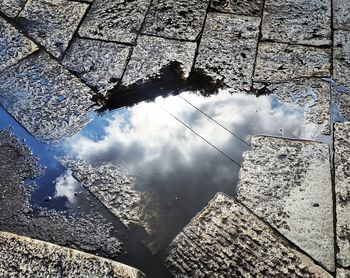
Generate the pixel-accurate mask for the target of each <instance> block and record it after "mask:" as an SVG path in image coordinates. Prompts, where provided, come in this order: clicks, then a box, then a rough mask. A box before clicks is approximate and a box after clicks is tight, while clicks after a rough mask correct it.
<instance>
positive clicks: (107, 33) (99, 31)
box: [79, 0, 151, 43]
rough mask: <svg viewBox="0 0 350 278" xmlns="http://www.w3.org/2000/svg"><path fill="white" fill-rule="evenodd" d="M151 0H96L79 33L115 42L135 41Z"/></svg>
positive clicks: (83, 35)
mask: <svg viewBox="0 0 350 278" xmlns="http://www.w3.org/2000/svg"><path fill="white" fill-rule="evenodd" d="M150 3H151V0H128V1H123V0H116V1H115V0H108V1H105V0H95V1H94V3H93V5H92V7H91V9H90V11H89V13H88V15H87V17H86V19H85V20H84V22H83V24H82V25H81V27H80V29H79V35H80V36H82V37H87V38H95V39H102V40H106V41H113V42H125V43H134V42H135V40H136V38H137V34H138V33H139V32H140V30H141V25H142V22H143V21H144V18H145V16H146V13H147V9H148V7H149V5H150Z"/></svg>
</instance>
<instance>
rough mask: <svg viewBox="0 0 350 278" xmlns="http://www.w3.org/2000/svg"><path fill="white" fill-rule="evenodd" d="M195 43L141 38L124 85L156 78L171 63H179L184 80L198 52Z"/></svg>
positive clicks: (123, 81) (123, 82) (128, 67)
mask: <svg viewBox="0 0 350 278" xmlns="http://www.w3.org/2000/svg"><path fill="white" fill-rule="evenodd" d="M196 47H197V44H196V43H194V42H181V41H175V40H168V39H163V38H157V37H151V36H140V37H139V39H138V41H137V45H136V47H135V48H134V51H133V54H132V56H131V59H130V62H129V64H128V66H127V68H126V71H125V74H124V78H123V80H122V84H123V85H125V86H130V85H134V84H139V83H145V82H147V81H148V80H149V79H152V78H156V77H158V75H159V74H160V70H161V69H162V68H164V67H165V66H167V65H169V63H170V62H179V63H180V64H181V66H182V70H183V73H184V78H186V77H188V75H189V73H190V71H191V68H192V64H193V60H194V55H195V51H196Z"/></svg>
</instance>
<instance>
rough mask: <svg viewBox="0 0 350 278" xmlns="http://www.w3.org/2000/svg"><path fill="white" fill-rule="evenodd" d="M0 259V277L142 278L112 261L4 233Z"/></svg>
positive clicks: (134, 271)
mask: <svg viewBox="0 0 350 278" xmlns="http://www.w3.org/2000/svg"><path fill="white" fill-rule="evenodd" d="M0 255H1V261H0V275H1V277H48V275H49V276H50V277H115V278H136V277H140V278H141V277H145V276H144V274H143V273H142V272H140V271H139V270H137V269H135V268H132V267H130V266H127V265H124V264H121V263H118V262H115V261H111V260H107V259H104V258H101V257H97V256H93V255H90V254H87V253H83V252H80V251H77V250H74V249H68V248H65V247H61V246H58V245H54V244H51V243H47V242H43V241H38V240H33V239H30V238H26V237H21V236H17V235H15V234H11V233H5V232H0Z"/></svg>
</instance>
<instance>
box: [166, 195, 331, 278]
mask: <svg viewBox="0 0 350 278" xmlns="http://www.w3.org/2000/svg"><path fill="white" fill-rule="evenodd" d="M167 266H168V268H169V269H170V271H171V272H172V273H173V274H174V276H175V277H265V276H270V277H288V276H290V277H303V278H304V277H331V275H329V274H328V273H327V272H326V271H325V270H323V269H322V268H320V267H319V266H317V265H315V264H314V263H313V262H312V260H311V259H309V258H308V257H306V256H304V255H302V254H301V253H299V252H298V251H296V250H294V249H292V248H291V247H290V246H289V245H288V243H287V242H286V241H285V240H284V239H283V238H282V237H281V236H279V235H277V234H276V233H275V232H274V231H273V230H272V229H271V228H270V227H269V226H267V225H266V224H265V223H264V222H262V221H261V220H259V219H258V218H257V217H256V216H255V215H253V214H252V213H250V212H249V211H248V210H247V209H246V208H245V207H243V206H241V205H239V204H238V203H236V202H235V201H234V200H233V199H232V198H230V197H227V196H226V195H224V194H221V193H220V194H218V195H216V197H215V198H214V199H213V200H212V201H210V203H209V205H208V206H207V207H206V208H204V210H203V211H202V212H201V213H199V214H198V215H197V216H196V217H195V218H194V219H193V220H192V222H191V223H190V224H189V225H188V226H187V227H185V228H184V230H183V232H182V233H180V234H179V235H178V236H177V237H176V238H175V239H174V241H173V242H172V244H171V246H170V252H169V256H168V258H167Z"/></svg>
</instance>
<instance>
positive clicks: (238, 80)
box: [195, 13, 260, 92]
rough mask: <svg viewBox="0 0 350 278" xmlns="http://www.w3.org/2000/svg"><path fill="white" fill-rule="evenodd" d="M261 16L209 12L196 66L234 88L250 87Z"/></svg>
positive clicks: (237, 89)
mask: <svg viewBox="0 0 350 278" xmlns="http://www.w3.org/2000/svg"><path fill="white" fill-rule="evenodd" d="M259 24H260V19H259V18H255V17H244V16H236V15H232V14H219V13H209V14H208V17H207V21H206V25H205V28H204V33H203V37H202V40H201V43H200V47H199V53H198V57H197V59H196V63H195V70H197V71H200V72H203V73H205V74H207V75H209V76H210V77H212V78H213V79H214V81H215V82H217V83H218V84H221V85H222V86H223V87H228V88H229V89H232V91H234V92H240V91H248V90H250V87H251V78H252V74H253V64H254V60H255V51H256V45H257V39H258V32H259Z"/></svg>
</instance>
